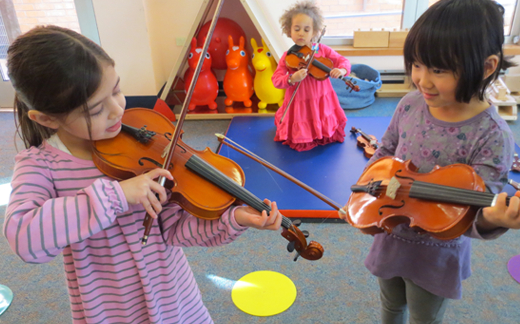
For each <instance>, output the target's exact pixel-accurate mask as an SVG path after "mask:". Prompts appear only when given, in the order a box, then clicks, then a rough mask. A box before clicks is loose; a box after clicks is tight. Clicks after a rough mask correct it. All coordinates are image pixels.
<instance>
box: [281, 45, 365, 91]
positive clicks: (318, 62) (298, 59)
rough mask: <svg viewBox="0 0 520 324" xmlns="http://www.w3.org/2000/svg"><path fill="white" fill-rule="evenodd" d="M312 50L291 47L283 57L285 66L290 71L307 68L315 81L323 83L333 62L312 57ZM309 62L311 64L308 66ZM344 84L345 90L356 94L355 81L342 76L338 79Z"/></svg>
mask: <svg viewBox="0 0 520 324" xmlns="http://www.w3.org/2000/svg"><path fill="white" fill-rule="evenodd" d="M312 54H313V50H312V49H311V48H309V46H307V45H304V46H298V45H293V47H291V48H290V49H289V50H288V51H287V55H286V56H285V65H286V66H287V67H289V68H291V69H296V70H299V69H303V68H307V70H308V73H309V74H310V75H311V76H312V77H313V78H315V79H316V80H320V81H323V80H325V79H327V78H328V77H329V75H330V71H332V69H334V62H332V60H331V59H329V58H328V57H315V56H314V57H313V55H312ZM309 61H310V62H311V63H310V64H309ZM340 79H341V80H342V81H344V82H345V85H346V86H347V88H350V91H352V90H354V91H356V92H358V91H359V90H360V89H359V86H357V85H355V81H352V78H348V77H346V76H343V77H341V78H340Z"/></svg>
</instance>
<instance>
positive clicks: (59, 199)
mask: <svg viewBox="0 0 520 324" xmlns="http://www.w3.org/2000/svg"><path fill="white" fill-rule="evenodd" d="M11 185H12V188H13V190H12V193H11V198H10V202H9V206H8V208H7V213H6V218H5V223H4V235H5V236H6V238H7V240H8V242H9V244H10V246H11V248H12V250H13V251H14V252H15V253H16V254H17V255H19V256H20V258H22V259H23V260H24V261H25V262H28V263H44V262H48V261H50V260H52V259H53V258H54V257H55V256H56V255H58V254H59V253H62V252H63V262H64V266H65V275H66V277H67V283H68V291H69V296H70V303H71V309H72V319H73V322H74V323H115V322H117V323H212V320H211V317H210V315H209V313H208V311H207V309H206V307H204V305H203V303H202V300H201V296H200V291H199V288H198V286H197V283H196V282H195V278H194V277H193V273H192V271H191V269H190V266H189V265H188V262H187V260H186V258H185V256H184V253H183V251H182V247H187V246H217V245H222V244H226V243H229V242H231V241H233V240H234V239H236V238H237V237H238V236H239V235H240V234H241V233H242V232H243V231H245V230H246V229H247V228H246V227H242V226H240V225H238V224H237V223H236V221H235V217H234V212H233V211H232V210H228V211H226V212H225V213H224V214H223V215H222V217H221V218H220V219H218V220H213V221H208V220H202V219H199V218H196V217H193V216H192V215H190V214H188V213H187V212H185V211H184V210H182V209H181V208H180V207H179V206H178V205H176V204H173V203H169V204H167V205H165V206H164V207H163V211H162V212H161V215H160V217H159V219H160V220H161V222H158V221H154V226H153V228H152V230H151V233H150V237H149V239H148V244H147V245H145V246H143V245H142V244H141V238H142V236H143V232H144V227H143V226H142V224H143V220H144V217H145V215H146V212H145V210H144V208H143V207H142V206H141V205H133V206H129V205H128V203H127V202H126V199H125V196H124V194H123V192H122V189H121V187H120V185H119V182H117V181H113V180H112V179H110V178H108V177H106V176H104V175H103V174H102V173H101V172H100V171H99V170H98V169H97V168H96V167H95V165H94V163H93V162H92V161H86V160H82V159H79V158H76V157H74V156H71V155H69V154H67V153H65V152H63V151H61V150H59V149H57V148H54V147H52V146H51V145H49V144H48V143H44V144H43V145H42V146H40V147H38V148H36V147H32V148H30V149H27V150H24V151H22V152H20V153H19V154H18V155H17V156H16V164H15V170H14V175H13V179H12V183H11ZM159 223H160V224H159Z"/></svg>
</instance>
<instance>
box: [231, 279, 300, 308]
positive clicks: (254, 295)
mask: <svg viewBox="0 0 520 324" xmlns="http://www.w3.org/2000/svg"><path fill="white" fill-rule="evenodd" d="M231 299H232V300H233V303H235V305H236V306H237V307H238V308H239V309H240V310H241V311H243V312H244V313H247V314H249V315H254V316H272V315H276V314H280V313H281V312H283V311H285V310H286V309H288V308H289V307H291V305H292V304H293V303H294V301H295V300H296V286H295V285H294V283H293V282H292V280H291V279H289V278H288V277H287V276H285V275H283V274H281V273H278V272H274V271H255V272H251V273H249V274H247V275H245V276H243V277H242V278H240V280H238V281H237V282H236V283H235V285H234V286H233V289H232V290H231Z"/></svg>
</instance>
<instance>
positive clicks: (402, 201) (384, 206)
mask: <svg viewBox="0 0 520 324" xmlns="http://www.w3.org/2000/svg"><path fill="white" fill-rule="evenodd" d="M404 205H405V203H404V200H401V205H400V206H394V205H383V206H381V207H379V216H381V215H383V212H382V211H381V210H382V209H383V208H391V209H399V208H402V207H404Z"/></svg>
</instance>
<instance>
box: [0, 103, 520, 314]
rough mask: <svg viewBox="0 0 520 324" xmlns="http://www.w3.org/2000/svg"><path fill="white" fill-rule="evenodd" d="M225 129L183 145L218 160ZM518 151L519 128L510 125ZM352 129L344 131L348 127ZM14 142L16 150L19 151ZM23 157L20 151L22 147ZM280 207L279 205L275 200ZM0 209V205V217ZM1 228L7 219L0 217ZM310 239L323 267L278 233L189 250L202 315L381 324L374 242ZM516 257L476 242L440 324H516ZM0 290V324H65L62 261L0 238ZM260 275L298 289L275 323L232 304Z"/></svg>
mask: <svg viewBox="0 0 520 324" xmlns="http://www.w3.org/2000/svg"><path fill="white" fill-rule="evenodd" d="M398 100H399V99H396V98H378V99H376V102H375V103H374V104H372V105H371V106H369V107H367V108H364V109H359V110H348V111H346V114H347V116H391V115H392V113H393V110H394V109H395V106H396V104H397V102H398ZM228 124H229V120H214V121H186V123H185V127H184V131H185V135H184V137H183V139H184V141H185V142H186V143H187V144H188V145H191V146H192V147H194V148H196V149H203V148H205V147H209V148H211V149H212V150H213V151H215V150H216V149H217V147H218V142H217V140H216V139H215V137H214V136H213V134H214V133H215V132H225V131H226V129H227V127H228ZM509 125H510V126H511V129H512V130H513V133H514V135H515V139H516V141H517V143H520V142H519V140H520V126H519V124H517V123H513V122H510V123H509ZM347 126H348V122H347ZM13 132H14V127H13V118H12V114H10V113H0V136H2V139H3V140H2V142H1V144H0V147H1V154H0V181H1V182H0V185H2V184H5V183H8V182H9V181H10V177H11V175H12V167H13V156H14V154H15V152H16V150H15V148H14V144H13V143H14V139H13ZM18 143H19V142H18ZM18 146H19V149H21V148H22V145H21V144H20V143H19V144H18ZM272 199H273V200H276V197H272ZM4 212H5V206H0V215H3V214H4ZM0 222H2V224H3V217H1V216H0ZM301 228H302V229H306V230H308V231H309V232H310V235H311V237H310V238H311V239H313V240H316V241H318V242H320V243H321V244H322V245H323V246H324V248H325V250H326V251H325V254H324V256H323V258H322V259H321V260H319V261H313V262H310V261H306V260H299V261H298V262H293V261H292V256H291V255H290V254H289V253H287V251H286V249H285V246H286V243H285V242H286V241H285V239H284V238H282V237H281V236H280V235H279V233H276V232H272V231H255V230H249V231H247V232H246V233H245V234H244V235H242V236H241V237H240V238H239V239H238V240H237V241H236V242H234V243H233V244H230V245H227V246H223V247H218V248H209V249H208V248H188V249H185V253H186V255H187V257H188V259H189V261H190V264H191V267H192V269H193V272H194V273H195V276H196V278H197V281H198V284H199V287H200V290H201V292H202V296H203V299H204V302H205V304H206V307H207V308H208V309H209V311H210V313H211V314H212V317H213V319H214V321H215V323H217V324H224V323H225V324H227V323H232V324H235V323H240V324H242V323H284V324H287V323H304V324H307V323H309V324H310V323H327V324H328V323H377V322H378V321H379V300H378V298H379V297H378V287H377V282H376V280H375V278H374V277H373V276H372V275H370V273H369V272H368V271H367V270H366V269H365V267H364V266H363V260H364V257H365V256H366V253H367V251H368V249H369V247H370V243H371V241H372V238H371V237H370V236H368V235H363V234H361V233H360V232H359V231H357V230H355V229H353V228H351V227H350V226H348V225H346V224H343V223H304V224H303V225H302V226H301ZM518 254H520V232H519V231H509V232H508V233H506V234H505V235H504V236H502V237H501V238H499V239H497V240H494V241H488V242H482V241H477V240H474V244H473V257H472V262H473V264H472V269H473V275H472V276H471V277H470V278H469V279H468V280H466V281H465V282H464V283H463V286H464V294H463V299H462V300H456V301H453V302H452V303H451V305H450V307H449V309H448V311H447V314H446V317H445V323H482V324H484V323H500V324H502V323H504V324H507V323H511V324H513V323H514V324H517V323H519V322H520V307H519V306H518V305H520V284H518V283H517V282H515V281H514V280H513V279H512V278H511V276H510V275H509V273H508V272H507V269H506V264H507V261H508V260H509V259H510V258H511V257H513V256H515V255H518ZM0 258H1V260H2V261H1V262H0V284H4V285H7V286H9V287H10V288H11V289H12V290H13V292H14V301H13V304H12V305H11V306H10V308H9V309H8V310H7V311H6V312H5V313H4V314H3V315H1V316H0V323H70V322H71V320H70V318H71V317H70V310H69V304H68V297H67V291H66V289H65V282H64V276H63V266H62V257H61V256H59V257H57V258H56V259H55V260H54V261H52V262H50V263H47V264H42V265H30V264H24V263H23V262H22V261H20V259H19V258H18V257H17V256H15V255H14V254H13V253H12V252H11V250H10V249H9V246H8V245H7V243H6V241H5V238H4V237H3V236H0ZM258 270H272V271H277V272H280V273H282V274H284V275H286V276H288V277H289V278H291V280H292V281H293V282H294V284H295V285H296V288H297V291H298V295H297V298H296V301H295V303H294V304H293V305H292V306H291V307H290V308H289V309H288V310H287V311H285V312H283V313H281V314H279V315H276V316H272V317H254V316H250V315H248V314H245V313H243V312H242V311H240V310H239V309H237V308H236V307H235V305H234V304H233V302H232V300H231V288H232V285H233V282H234V281H235V280H238V279H240V278H241V277H242V276H244V275H246V274H248V273H250V272H253V271H258Z"/></svg>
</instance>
